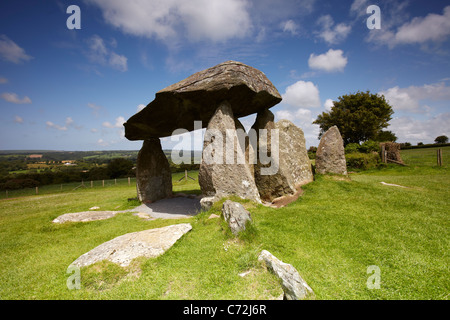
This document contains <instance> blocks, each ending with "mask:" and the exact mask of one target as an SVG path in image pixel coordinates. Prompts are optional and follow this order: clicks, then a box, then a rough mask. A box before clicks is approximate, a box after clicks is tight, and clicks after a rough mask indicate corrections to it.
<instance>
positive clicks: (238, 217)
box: [222, 200, 252, 235]
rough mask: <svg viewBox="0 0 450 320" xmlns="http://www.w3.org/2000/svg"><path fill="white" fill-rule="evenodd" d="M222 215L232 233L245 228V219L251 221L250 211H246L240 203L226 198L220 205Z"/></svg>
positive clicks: (235, 233)
mask: <svg viewBox="0 0 450 320" xmlns="http://www.w3.org/2000/svg"><path fill="white" fill-rule="evenodd" d="M222 213H223V217H224V219H225V221H226V222H228V226H229V227H230V229H231V232H233V234H234V235H237V234H238V233H239V232H241V231H244V230H245V225H246V224H247V221H250V222H252V217H251V216H250V212H248V211H247V210H246V209H245V208H244V207H243V206H242V204H240V203H238V202H233V201H231V200H226V201H225V202H224V203H223V206H222Z"/></svg>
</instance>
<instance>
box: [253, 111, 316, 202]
mask: <svg viewBox="0 0 450 320" xmlns="http://www.w3.org/2000/svg"><path fill="white" fill-rule="evenodd" d="M252 129H254V130H256V132H257V134H258V147H257V151H258V161H257V164H256V165H255V183H256V185H257V187H258V191H259V194H260V196H261V199H263V200H265V201H269V202H271V201H272V200H273V199H275V198H278V197H282V196H286V195H293V194H295V193H296V192H297V188H299V187H300V186H301V185H303V184H306V183H309V182H311V181H313V174H312V170H311V162H310V160H309V158H308V153H307V151H306V146H305V137H304V134H303V131H302V130H301V129H300V128H298V127H297V126H295V125H294V124H293V123H292V122H290V121H288V120H280V121H278V122H277V123H274V115H273V113H272V112H271V111H269V110H264V111H263V112H260V113H258V115H257V117H256V121H255V124H254V125H253V126H252ZM261 129H264V130H267V135H266V136H267V139H266V136H264V135H263V136H261V132H260V131H259V130H261ZM272 130H277V131H272ZM266 154H267V156H269V157H270V162H269V163H267V161H266V164H264V161H262V159H261V157H264V156H265V155H266ZM264 171H265V172H264Z"/></svg>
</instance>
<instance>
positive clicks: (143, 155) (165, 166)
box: [136, 138, 172, 203]
mask: <svg viewBox="0 0 450 320" xmlns="http://www.w3.org/2000/svg"><path fill="white" fill-rule="evenodd" d="M136 181H137V182H136V188H137V194H138V199H139V201H141V202H147V203H149V202H154V201H157V200H160V199H164V198H167V197H170V196H171V195H172V173H171V171H170V165H169V162H168V161H167V158H166V156H165V155H164V152H163V151H162V148H161V142H160V141H159V138H151V139H148V140H145V141H144V144H143V145H142V148H141V150H140V151H139V154H138V157H137V165H136Z"/></svg>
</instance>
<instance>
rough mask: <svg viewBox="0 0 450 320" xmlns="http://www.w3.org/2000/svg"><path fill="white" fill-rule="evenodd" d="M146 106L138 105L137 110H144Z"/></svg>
mask: <svg viewBox="0 0 450 320" xmlns="http://www.w3.org/2000/svg"><path fill="white" fill-rule="evenodd" d="M145 107H146V105H145V104H140V105H138V106H137V108H136V112H139V111H141V110H143V109H144V108H145Z"/></svg>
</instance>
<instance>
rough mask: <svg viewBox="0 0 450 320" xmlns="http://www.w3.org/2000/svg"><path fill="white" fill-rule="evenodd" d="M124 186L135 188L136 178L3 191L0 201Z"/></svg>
mask: <svg viewBox="0 0 450 320" xmlns="http://www.w3.org/2000/svg"><path fill="white" fill-rule="evenodd" d="M124 186H129V187H135V186H136V177H128V178H121V179H108V180H95V181H81V182H70V183H63V184H51V185H45V186H39V187H35V188H26V189H17V190H5V191H2V192H1V193H0V199H9V198H19V197H27V196H34V195H45V194H54V193H66V192H77V191H82V190H86V189H102V188H111V187H124Z"/></svg>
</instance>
